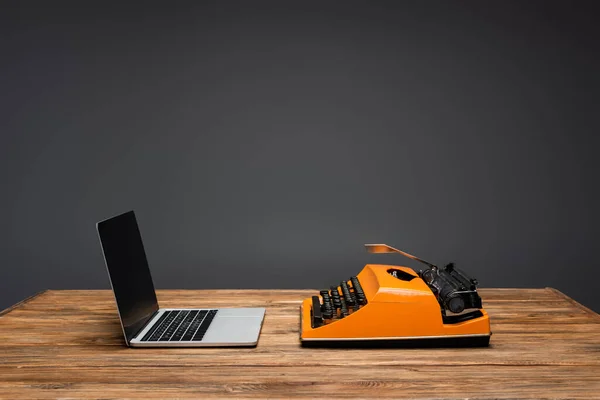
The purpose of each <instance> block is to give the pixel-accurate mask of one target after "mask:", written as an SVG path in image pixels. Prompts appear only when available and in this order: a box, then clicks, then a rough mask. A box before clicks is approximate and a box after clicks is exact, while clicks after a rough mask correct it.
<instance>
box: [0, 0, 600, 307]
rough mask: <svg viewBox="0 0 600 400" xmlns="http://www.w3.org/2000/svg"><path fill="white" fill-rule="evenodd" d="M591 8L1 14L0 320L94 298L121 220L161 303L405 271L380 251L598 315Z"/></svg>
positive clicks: (9, 6) (39, 9) (108, 8)
mask: <svg viewBox="0 0 600 400" xmlns="http://www.w3.org/2000/svg"><path fill="white" fill-rule="evenodd" d="M278 3H281V4H278ZM283 3H285V4H283ZM597 8H598V7H597V6H596V5H595V3H594V2H566V1H565V2H561V3H551V2H547V1H543V2H520V1H516V2H507V1H502V2H494V3H488V2H486V3H485V4H484V3H482V2H479V1H473V2H446V1H441V2H420V1H419V2H402V3H399V2H389V3H384V2H374V1H370V2H366V1H365V2H304V1H303V2H293V3H291V2H273V3H264V2H238V3H234V2H226V1H220V2H190V3H185V2H176V3H168V4H167V3H163V4H160V5H158V4H156V5H153V4H150V3H147V4H145V5H143V6H142V5H134V4H131V3H130V4H128V5H127V4H109V3H107V2H104V1H102V2H73V3H70V4H69V3H61V2H57V1H53V2H26V1H14V2H13V1H4V2H3V3H2V9H1V11H0V46H1V47H0V50H1V55H2V57H1V63H0V66H1V71H0V72H1V73H0V85H1V86H0V89H1V90H0V101H1V104H0V106H1V119H0V132H1V146H0V156H1V157H0V182H1V187H2V196H1V197H0V213H1V221H2V229H1V230H0V266H1V267H0V268H1V269H0V308H4V307H7V306H9V305H11V304H12V303H15V302H17V301H18V300H20V299H22V298H23V297H25V296H28V295H30V294H32V293H34V292H36V291H39V290H42V289H46V288H54V289H60V288H73V289H74V288H78V289H85V288H109V282H108V279H107V274H106V270H105V267H104V264H103V259H102V255H101V252H100V247H99V244H98V240H97V237H96V231H95V222H96V221H98V220H100V219H104V218H107V217H109V216H111V215H114V214H117V213H121V212H123V211H127V210H129V209H135V210H136V212H137V215H138V220H139V223H140V227H141V230H142V234H143V237H144V241H145V244H146V249H147V253H148V257H149V260H150V264H151V269H152V273H153V275H154V280H155V285H156V286H157V287H158V288H308V287H310V288H322V287H325V286H327V285H329V284H331V283H336V282H338V281H339V280H340V279H342V278H346V277H348V276H350V275H353V274H356V273H358V272H359V271H360V270H361V268H362V267H363V265H364V264H365V263H367V262H379V263H396V264H405V265H409V266H412V267H415V268H418V265H417V264H414V263H412V262H409V260H405V259H403V258H401V257H393V256H388V255H385V256H373V255H368V254H366V253H365V252H364V250H363V247H362V244H363V243H368V242H385V243H388V244H391V245H395V246H397V247H399V248H401V249H404V250H406V251H409V252H412V253H414V254H416V255H418V256H420V257H423V258H425V259H427V260H430V261H432V262H435V263H440V264H442V263H445V262H449V261H454V262H456V263H457V265H459V266H460V267H462V268H463V269H465V270H466V271H468V272H470V273H471V274H472V275H474V276H475V277H477V278H478V279H479V281H480V282H481V286H483V287H545V286H551V287H556V288H558V289H560V290H561V291H563V292H565V293H567V294H568V295H570V296H572V297H573V298H575V299H576V300H578V301H580V302H582V303H583V304H585V305H587V306H589V307H591V308H592V309H594V310H596V311H600V297H599V295H598V283H597V282H598V277H599V273H598V268H599V265H598V262H597V259H598V256H597V251H596V249H597V242H598V237H599V233H600V232H599V228H598V226H599V224H598V222H599V211H598V203H599V200H600V199H599V197H600V196H599V191H598V171H599V162H598V159H597V153H598V150H599V146H598V145H599V138H598V131H599V128H600V123H599V115H600V113H599V111H600V109H599V108H600V107H599V96H600V79H599V73H598V71H599V70H600V60H599V58H600V55H599V54H600V52H599V50H600V49H599V45H598V33H599V31H600V27H599V25H598V24H597V21H598V17H599V16H600V14H599V13H598V9H597ZM484 301H485V299H484Z"/></svg>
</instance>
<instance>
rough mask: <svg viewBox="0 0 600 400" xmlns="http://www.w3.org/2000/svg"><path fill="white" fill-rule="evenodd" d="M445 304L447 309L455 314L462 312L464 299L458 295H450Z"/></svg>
mask: <svg viewBox="0 0 600 400" xmlns="http://www.w3.org/2000/svg"><path fill="white" fill-rule="evenodd" d="M446 304H447V305H448V309H449V310H450V311H452V312H453V313H455V314H458V313H460V312H463V310H464V309H465V301H464V300H463V299H462V297H460V296H458V295H455V296H451V297H450V298H449V299H447V300H446Z"/></svg>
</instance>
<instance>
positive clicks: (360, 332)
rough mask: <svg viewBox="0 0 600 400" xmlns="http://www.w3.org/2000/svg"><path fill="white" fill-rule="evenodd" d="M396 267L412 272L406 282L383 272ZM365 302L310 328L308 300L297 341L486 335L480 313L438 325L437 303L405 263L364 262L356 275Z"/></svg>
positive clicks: (485, 323)
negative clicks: (330, 321)
mask: <svg viewBox="0 0 600 400" xmlns="http://www.w3.org/2000/svg"><path fill="white" fill-rule="evenodd" d="M390 268H394V269H400V270H402V271H404V272H407V273H409V274H411V275H413V276H415V278H414V279H412V280H410V281H403V280H400V279H398V278H395V277H393V276H392V275H390V274H389V273H388V272H387V271H388V270H389V269H390ZM357 277H358V280H359V281H360V283H361V286H362V288H363V291H364V293H365V296H366V298H367V304H366V305H365V306H363V307H361V308H360V309H359V310H358V311H355V312H352V313H351V314H350V315H348V316H347V317H345V318H343V319H340V320H336V321H335V322H333V323H329V324H325V325H323V326H320V327H317V328H312V326H311V318H312V316H311V307H312V300H311V298H308V299H305V300H304V301H303V302H302V306H301V332H300V338H301V339H302V340H311V339H338V338H339V339H383V338H426V337H451V336H458V337H461V336H473V335H476V336H479V335H490V334H491V331H490V320H489V316H488V314H487V313H486V312H485V310H483V309H482V310H481V312H482V314H483V316H481V317H478V318H476V319H471V320H468V321H464V322H459V323H454V324H444V323H443V320H442V314H441V311H440V305H439V303H438V301H437V299H436V298H435V296H434V294H433V292H432V291H431V289H429V287H428V286H427V284H426V283H425V282H424V281H423V280H422V279H421V278H419V277H418V275H417V274H416V273H415V272H414V271H413V270H412V269H411V268H407V267H398V266H391V265H372V264H369V265H366V266H365V267H364V268H363V270H362V271H361V272H360V273H359V274H358V275H357Z"/></svg>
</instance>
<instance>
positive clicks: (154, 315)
mask: <svg viewBox="0 0 600 400" xmlns="http://www.w3.org/2000/svg"><path fill="white" fill-rule="evenodd" d="M158 311H160V310H156V311H154V312H153V313H152V315H151V316H150V318H148V320H147V321H146V323H145V324H144V325H142V327H141V328H140V330H138V331H137V332H136V333H135V335H133V337H132V339H135V338H136V337H138V335H139V334H140V333H142V331H143V330H144V329H146V327H147V326H148V324H149V323H150V322H152V320H153V319H154V317H156V314H158Z"/></svg>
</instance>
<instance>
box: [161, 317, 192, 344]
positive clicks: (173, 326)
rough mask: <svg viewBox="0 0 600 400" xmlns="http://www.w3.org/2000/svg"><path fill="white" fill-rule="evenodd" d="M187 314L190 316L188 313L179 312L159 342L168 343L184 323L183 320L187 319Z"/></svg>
mask: <svg viewBox="0 0 600 400" xmlns="http://www.w3.org/2000/svg"><path fill="white" fill-rule="evenodd" d="M187 314H188V312H187V311H178V312H177V316H176V317H175V318H174V319H173V322H171V324H170V325H169V326H168V327H167V329H166V330H165V332H164V333H163V334H162V336H161V337H160V339H159V341H161V342H166V341H168V340H169V339H171V336H173V334H174V333H175V331H176V330H177V328H178V327H179V324H181V322H182V321H183V319H184V318H185V316H186V315H187Z"/></svg>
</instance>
